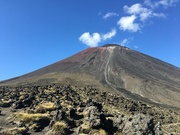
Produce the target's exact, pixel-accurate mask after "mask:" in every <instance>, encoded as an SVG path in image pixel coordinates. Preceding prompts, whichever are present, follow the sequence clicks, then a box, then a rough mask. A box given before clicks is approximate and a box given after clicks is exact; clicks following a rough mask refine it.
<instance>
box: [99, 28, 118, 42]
mask: <svg viewBox="0 0 180 135" xmlns="http://www.w3.org/2000/svg"><path fill="white" fill-rule="evenodd" d="M115 35H116V29H112V30H111V31H110V32H108V33H106V34H104V35H102V39H103V40H107V39H111V38H112V37H114V36H115Z"/></svg>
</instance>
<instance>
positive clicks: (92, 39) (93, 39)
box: [79, 29, 116, 47]
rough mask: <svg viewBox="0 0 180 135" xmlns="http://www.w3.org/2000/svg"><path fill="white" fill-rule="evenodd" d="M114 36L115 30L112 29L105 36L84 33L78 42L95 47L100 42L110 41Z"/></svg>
mask: <svg viewBox="0 0 180 135" xmlns="http://www.w3.org/2000/svg"><path fill="white" fill-rule="evenodd" d="M115 35H116V29H112V30H111V31H110V32H107V33H106V34H99V33H93V34H92V35H91V34H90V33H89V32H85V33H83V34H82V35H81V36H80V37H79V40H80V41H81V42H82V43H83V44H86V45H87V46H89V47H97V46H98V44H99V43H100V42H102V41H106V40H108V39H111V38H112V37H114V36H115Z"/></svg>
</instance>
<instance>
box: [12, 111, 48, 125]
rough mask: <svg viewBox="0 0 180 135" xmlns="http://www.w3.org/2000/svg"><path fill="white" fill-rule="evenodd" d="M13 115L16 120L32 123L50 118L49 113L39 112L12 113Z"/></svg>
mask: <svg viewBox="0 0 180 135" xmlns="http://www.w3.org/2000/svg"><path fill="white" fill-rule="evenodd" d="M14 117H15V119H17V120H21V121H24V122H26V123H34V122H38V121H39V120H47V121H49V120H50V117H49V114H41V113H35V114H28V113H21V112H20V113H14Z"/></svg>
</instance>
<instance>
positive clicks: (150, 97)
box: [0, 44, 180, 108]
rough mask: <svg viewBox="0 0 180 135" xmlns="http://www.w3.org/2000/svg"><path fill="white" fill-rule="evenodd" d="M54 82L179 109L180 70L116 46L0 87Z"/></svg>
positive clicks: (91, 51)
mask: <svg viewBox="0 0 180 135" xmlns="http://www.w3.org/2000/svg"><path fill="white" fill-rule="evenodd" d="M53 83H62V84H65V83H66V84H68V83H72V84H74V85H79V86H89V85H91V86H95V87H98V88H102V89H107V90H111V91H113V92H116V93H117V94H121V95H124V96H125V97H127V98H132V99H134V100H140V101H144V102H148V103H152V104H158V105H161V106H173V107H177V108H180V99H179V97H180V69H179V68H177V67H175V66H173V65H170V64H168V63H165V62H163V61H161V60H158V59H156V58H153V57H150V56H147V55H145V54H142V53H140V52H137V51H134V50H131V49H129V48H127V47H123V46H120V45H117V44H107V45H104V46H102V47H95V48H88V49H86V50H84V51H82V52H79V53H77V54H75V55H73V56H71V57H69V58H66V59H64V60H61V61H59V62H56V63H54V64H52V65H49V66H47V67H44V68H41V69H39V70H37V71H34V72H31V73H29V74H26V75H23V76H20V77H17V78H13V79H10V80H6V81H3V82H0V85H1V86H8V85H16V86H18V85H45V84H53Z"/></svg>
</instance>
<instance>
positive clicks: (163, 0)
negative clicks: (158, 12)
mask: <svg viewBox="0 0 180 135" xmlns="http://www.w3.org/2000/svg"><path fill="white" fill-rule="evenodd" d="M177 2H178V0H156V1H153V2H152V1H151V0H145V1H144V4H145V5H147V6H149V7H151V8H158V7H159V6H163V7H165V8H167V7H170V6H174V5H175V4H176V3H177Z"/></svg>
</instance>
